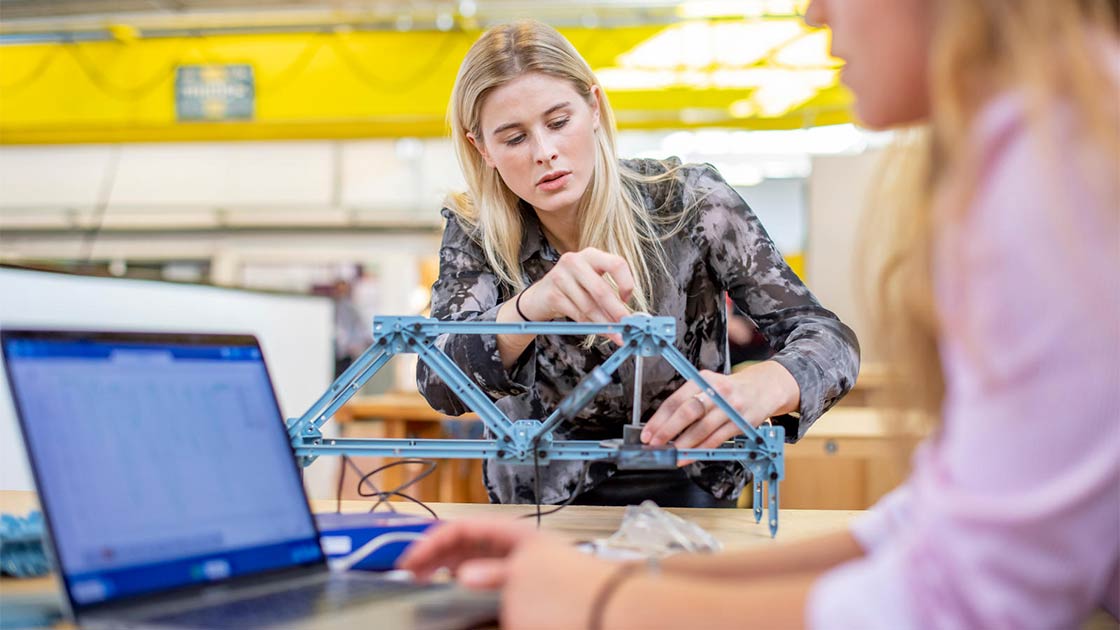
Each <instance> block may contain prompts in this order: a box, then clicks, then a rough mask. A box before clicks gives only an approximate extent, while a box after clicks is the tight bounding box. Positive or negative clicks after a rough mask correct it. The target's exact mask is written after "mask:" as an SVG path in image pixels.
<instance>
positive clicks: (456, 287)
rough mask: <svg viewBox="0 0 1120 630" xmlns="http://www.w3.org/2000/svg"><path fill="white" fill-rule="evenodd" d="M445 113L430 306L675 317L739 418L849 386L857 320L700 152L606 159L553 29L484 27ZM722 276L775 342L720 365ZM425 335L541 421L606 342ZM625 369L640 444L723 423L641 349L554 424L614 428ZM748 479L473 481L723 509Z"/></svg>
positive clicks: (794, 431)
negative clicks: (449, 157)
mask: <svg viewBox="0 0 1120 630" xmlns="http://www.w3.org/2000/svg"><path fill="white" fill-rule="evenodd" d="M448 117H449V122H450V126H451V137H452V141H453V143H454V146H455V150H456V153H457V155H458V159H459V163H460V164H461V166H462V169H463V173H464V175H465V179H466V182H467V186H468V190H467V191H466V192H465V193H463V194H459V195H455V196H453V197H452V198H451V199H450V202H449V204H448V208H447V209H445V211H444V215H445V216H446V217H447V228H446V230H445V231H444V236H443V245H442V247H441V249H440V272H439V279H438V281H437V282H436V284H435V286H434V287H433V288H432V316H433V317H436V318H439V319H443V320H455V321H498V322H523V321H534V322H541V321H550V320H557V319H562V318H567V319H569V320H572V321H589V322H601V323H604V322H617V321H619V320H620V319H621V318H623V317H625V316H626V315H628V314H630V313H632V312H644V313H649V314H652V315H663V316H671V317H674V318H675V319H676V320H677V322H678V328H677V341H676V346H677V348H678V349H679V350H680V351H681V352H682V353H683V354H684V355H685V356H686V357H687V358H688V359H689V360H690V361H692V363H693V364H694V365H696V366H697V367H698V368H700V369H701V370H704V374H705V377H706V378H707V379H709V380H710V382H712V383H713V386H714V387H716V388H717V389H718V390H719V391H720V392H721V393H722V394H723V395H724V396H726V397H727V398H728V401H729V402H730V404H732V405H734V406H735V407H736V408H737V409H738V410H739V411H740V412H741V413H742V414H743V416H744V417H745V418H746V419H747V420H748V421H750V422H752V423H754V424H755V425H756V426H757V425H758V424H761V423H762V422H764V421H765V420H767V419H769V418H773V419H774V422H775V423H778V424H781V425H782V426H784V427H785V431H786V435H787V438H788V439H790V440H791V441H796V440H797V439H798V438H800V437H801V436H802V435H804V433H805V431H806V430H807V429H808V428H809V426H810V425H812V423H813V422H814V421H815V420H816V419H817V418H818V417H820V415H821V414H822V413H823V412H824V411H825V410H827V409H828V408H829V407H830V406H832V404H834V403H835V402H836V401H837V400H838V399H839V398H840V397H841V396H843V395H844V394H845V393H846V392H847V391H848V390H849V389H851V386H852V384H853V383H854V381H855V377H856V373H857V371H858V369H859V349H858V346H857V344H856V340H855V336H854V335H853V334H852V332H851V330H850V329H848V327H846V326H845V325H844V324H842V323H841V322H840V321H839V320H838V319H837V318H836V316H835V315H833V314H832V313H830V312H829V311H827V310H825V309H824V308H822V307H821V306H820V304H818V303H817V301H816V300H815V299H814V298H813V296H812V294H811V293H810V292H809V290H808V289H806V288H805V285H804V284H802V283H801V281H800V279H798V277H797V276H796V275H795V274H794V273H793V272H792V271H791V270H790V269H789V267H788V266H787V265H786V263H785V261H784V260H783V259H782V256H781V254H780V253H779V252H778V250H777V248H776V247H775V246H774V244H773V242H772V241H771V240H770V238H769V236H767V234H766V231H765V230H764V229H763V228H762V226H761V225H760V224H759V222H758V219H757V218H756V217H755V216H754V213H753V212H752V211H751V209H750V208H749V207H748V206H747V204H746V202H744V201H743V199H742V198H741V197H740V196H739V195H738V193H736V192H735V190H734V189H733V188H732V187H731V186H729V185H728V184H727V183H726V182H724V181H723V179H722V178H720V176H719V173H718V172H716V170H715V169H714V168H712V167H710V166H706V165H682V164H680V162H679V160H675V159H670V160H663V161H662V160H619V159H618V157H617V153H616V149H615V123H614V116H613V114H612V113H611V108H610V102H609V101H608V99H607V96H606V94H605V93H604V92H603V89H602V87H601V86H600V84H599V81H598V79H596V77H595V75H594V73H592V71H591V68H590V67H589V66H588V65H587V63H586V62H585V61H584V60H583V58H582V57H580V55H579V53H578V52H576V50H575V49H574V48H572V45H571V44H570V43H569V42H568V41H567V40H566V39H564V37H563V36H562V35H560V33H558V32H557V31H556V30H554V29H552V28H551V27H549V26H546V25H544V24H541V23H540V22H535V21H532V20H524V21H520V22H514V23H511V24H506V25H502V26H498V27H495V28H492V29H490V30H489V31H487V32H486V33H485V34H483V35H482V37H481V38H480V39H479V40H478V42H476V43H475V44H474V46H472V47H471V49H470V51H469V52H468V53H467V56H466V58H465V59H464V61H463V64H462V67H461V68H460V71H459V75H458V77H457V78H456V81H455V87H454V90H453V94H452V101H451V107H450V113H449V116H448ZM724 293H727V294H728V295H729V296H730V299H731V300H732V301H733V302H734V303H735V304H736V305H737V306H739V308H740V309H741V310H743V311H744V312H745V313H747V314H748V315H749V316H751V317H752V318H753V319H754V320H755V322H756V323H757V324H758V325H759V327H760V330H761V332H762V334H763V335H764V336H765V337H766V339H767V340H768V341H769V342H770V344H771V346H772V347H773V348H774V350H775V351H776V353H775V354H774V356H773V357H772V358H771V359H770V360H768V361H763V362H761V363H758V364H755V365H752V366H750V367H748V368H746V369H744V370H742V371H739V372H737V373H735V374H730V375H728V374H723V373H722V372H723V371H724V369H725V363H726V357H727V354H726V345H725V337H726V330H727V328H726V327H727V320H726V316H727V312H726V306H725V300H724V297H723V294H724ZM613 341H614V342H616V343H617V342H618V341H619V339H618V338H617V337H615V338H614V340H613ZM437 345H438V347H440V348H441V349H442V350H443V351H444V352H446V353H447V354H448V355H449V356H450V357H451V359H452V360H453V361H455V362H456V363H457V364H458V365H459V366H460V367H462V368H463V369H464V371H465V372H466V374H467V375H468V376H469V377H470V378H472V379H473V380H474V381H475V382H476V383H478V385H479V386H480V387H481V388H482V389H483V390H484V391H485V393H486V394H487V395H489V396H490V397H491V398H493V399H494V400H496V401H497V403H498V405H499V407H501V408H502V409H503V411H504V412H505V413H506V414H507V415H508V416H509V417H511V418H544V417H545V416H546V415H547V414H548V413H549V412H551V411H552V410H553V409H555V408H556V406H557V405H558V404H559V403H560V401H561V400H562V399H563V398H564V397H565V396H567V395H568V394H569V393H570V392H571V391H572V390H573V388H574V387H575V386H576V384H577V383H578V382H580V380H581V379H582V378H583V377H584V375H586V374H587V373H589V372H590V371H591V370H593V369H594V368H595V367H596V366H598V365H600V364H601V363H603V362H604V361H605V360H606V359H607V358H608V357H609V355H610V353H611V352H613V351H614V350H615V349H616V348H617V346H614V345H611V344H610V343H609V342H608V340H605V339H599V340H596V339H590V340H583V342H582V343H581V341H580V340H575V339H572V338H570V337H562V336H558V335H540V336H534V335H512V334H505V335H496V336H489V337H480V336H476V335H444V336H442V337H440V338H439V339H438V341H437ZM636 379H641V382H642V391H641V401H640V404H639V409H638V410H637V412H638V413H639V414H640V416H641V419H642V420H645V421H646V422H645V426H644V429H643V430H642V435H641V440H642V441H643V442H646V443H648V444H654V445H663V444H665V443H667V442H669V441H673V443H674V444H675V445H676V446H677V447H678V448H693V447H701V448H713V447H716V446H718V445H720V444H722V443H724V442H726V441H727V440H729V439H731V438H733V437H735V436H736V435H738V434H739V433H740V431H739V429H738V428H737V427H736V426H735V424H733V423H732V422H731V420H730V419H729V418H728V417H727V416H726V415H725V414H724V413H723V412H722V411H720V410H719V409H718V408H717V407H716V406H715V405H714V404H713V402H712V401H710V400H708V398H707V396H704V395H701V394H700V392H699V391H698V389H697V387H696V386H695V385H694V384H692V383H686V382H685V380H684V379H683V378H682V377H681V376H680V375H679V374H677V372H676V371H675V370H674V369H673V368H672V367H671V366H670V365H669V364H668V363H667V362H664V361H661V360H649V361H646V362H645V368H644V370H643V373H642V374H640V375H637V376H635V374H634V368H633V364H632V363H631V364H627V365H624V366H623V368H622V369H620V370H619V372H618V373H616V375H615V377H614V380H613V381H612V382H611V383H610V384H608V385H607V386H606V387H604V388H603V390H602V391H601V392H600V393H599V395H598V396H597V397H596V398H595V399H594V400H593V401H592V402H591V404H589V405H587V406H586V407H585V408H584V409H582V410H581V411H580V413H579V414H578V416H577V417H575V418H573V419H572V420H571V421H568V422H565V423H564V424H563V425H562V426H560V427H558V428H557V429H556V431H554V434H555V435H554V436H555V437H556V438H558V439H560V438H566V439H578V440H607V439H613V438H620V437H622V435H623V426H624V425H625V424H627V423H628V421H630V419H631V413H632V409H631V401H632V400H633V399H634V398H633V394H632V391H633V390H632V389H631V388H633V386H634V383H635V380H636ZM417 382H418V384H419V387H420V391H421V393H422V394H423V395H424V396H425V397H426V398H427V400H428V402H429V403H431V405H432V406H433V407H435V408H436V409H440V410H442V411H444V412H445V413H449V414H459V413H462V412H464V411H466V409H467V408H466V407H465V406H464V405H463V403H462V402H461V401H460V400H459V398H458V397H457V396H456V394H455V393H454V391H452V389H451V388H450V387H449V386H448V385H447V384H446V383H444V382H443V381H442V380H441V379H439V378H438V377H437V376H436V375H435V374H434V373H433V372H432V371H431V370H430V369H428V368H427V367H426V366H421V367H420V368H419V370H418V372H417ZM794 412H799V415H798V416H796V417H795V416H794V415H793V413H794ZM538 470H539V471H540V478H539V479H538V478H536V475H537V471H538ZM745 482H746V472H745V470H744V468H743V467H742V466H741V465H739V464H735V463H729V462H700V463H694V464H691V465H688V466H685V467H684V468H683V469H679V470H675V471H671V472H661V471H640V472H629V471H617V470H615V468H614V466H613V465H612V464H608V463H596V464H594V465H590V466H584V465H582V464H580V463H579V462H554V463H551V464H549V465H546V466H541V467H539V469H538V468H537V467H534V469H533V470H526V468H525V467H516V466H508V465H505V464H503V463H502V462H500V461H490V462H488V463H487V468H486V483H487V487H488V489H489V491H490V496H491V498H492V500H494V501H496V502H501V503H525V502H538V503H561V502H565V501H569V500H571V501H574V502H575V503H577V504H606V505H626V504H631V503H640V502H641V501H642V500H644V499H653V500H655V501H657V502H658V503H659V504H660V505H669V506H671V505H676V506H696V507H703V506H710V507H715V506H725V507H732V506H734V505H735V499H736V498H737V496H738V495H739V493H740V491H741V490H742V488H743V485H744V483H745Z"/></svg>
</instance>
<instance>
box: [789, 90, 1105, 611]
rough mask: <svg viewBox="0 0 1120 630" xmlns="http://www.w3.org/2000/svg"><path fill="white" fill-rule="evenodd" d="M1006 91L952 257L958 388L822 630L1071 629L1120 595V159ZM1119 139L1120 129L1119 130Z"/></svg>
mask: <svg viewBox="0 0 1120 630" xmlns="http://www.w3.org/2000/svg"><path fill="white" fill-rule="evenodd" d="M1052 114H1053V115H1052V116H1051V119H1050V120H1048V121H1046V122H1048V123H1052V124H1053V125H1054V126H1053V127H1052V129H1054V131H1055V135H1054V136H1051V138H1050V141H1047V140H1046V139H1044V138H1040V137H1037V136H1036V135H1034V134H1033V132H1032V131H1030V130H1028V127H1027V121H1028V118H1027V117H1028V113H1027V111H1026V108H1025V105H1024V101H1023V100H1022V99H1021V98H1018V97H1016V96H1010V95H1008V96H1004V97H1001V98H999V99H996V100H995V101H993V102H992V103H990V104H989V105H988V106H987V107H986V108H985V110H984V111H983V112H982V114H981V115H980V117H979V118H978V121H977V125H976V127H975V138H974V140H975V141H976V142H979V145H978V146H980V147H981V148H982V150H983V153H982V156H983V160H982V168H981V170H980V172H979V173H978V178H977V182H978V191H977V192H978V194H977V196H976V197H975V198H974V199H973V201H972V206H971V207H970V208H968V209H967V210H966V211H965V212H964V214H963V216H962V218H961V219H960V222H959V224H958V229H956V230H954V231H952V232H951V233H949V234H947V235H946V236H945V238H943V239H941V240H940V242H939V248H938V250H937V254H936V259H935V263H934V267H935V272H934V276H935V293H936V298H937V303H938V311H939V314H940V315H941V319H942V321H943V322H945V325H946V330H945V332H944V335H943V337H942V340H941V346H940V350H941V357H942V367H943V370H944V376H945V384H946V397H945V401H944V407H943V413H942V422H943V425H942V430H941V431H940V433H939V434H938V435H937V437H935V438H933V439H930V440H927V442H926V443H924V444H923V445H922V446H920V447H919V449H918V451H917V452H916V454H915V456H914V460H913V469H912V472H911V475H910V478H909V479H908V480H907V481H906V483H905V484H904V485H902V486H901V487H899V488H898V489H897V490H895V491H894V492H893V493H891V494H890V495H888V496H887V497H884V499H883V500H882V501H880V502H879V503H878V504H877V505H876V506H875V507H874V508H872V510H871V511H870V512H868V513H867V514H866V515H865V516H864V517H862V518H861V519H859V520H857V521H856V522H855V523H854V524H853V527H852V533H853V535H854V536H855V537H856V539H857V540H859V541H860V544H861V545H863V547H864V548H865V550H866V551H867V555H866V556H865V557H864V558H862V559H860V560H857V561H853V562H850V563H847V564H844V565H842V566H840V567H838V568H836V569H834V570H832V571H830V572H828V573H826V574H825V575H824V576H823V577H822V578H821V579H820V580H818V582H817V583H816V584H815V586H814V588H813V590H812V592H811V594H810V598H809V604H808V611H807V612H808V618H809V623H810V625H811V626H812V627H815V628H860V629H872V628H890V629H891V630H896V629H899V628H917V627H921V628H983V629H995V628H1015V629H1019V628H1047V629H1049V628H1070V627H1077V626H1078V625H1079V624H1080V623H1081V622H1082V621H1083V620H1084V619H1085V618H1086V617H1087V616H1089V615H1090V614H1092V612H1093V611H1094V610H1096V609H1097V608H1099V607H1101V606H1104V607H1105V608H1106V609H1108V610H1109V611H1110V612H1112V614H1114V615H1115V614H1116V613H1117V610H1118V604H1120V601H1118V600H1120V226H1118V222H1117V221H1118V219H1117V209H1118V206H1120V183H1118V181H1117V180H1120V174H1118V173H1117V172H1116V170H1115V169H1116V165H1115V164H1114V163H1113V164H1112V165H1111V167H1108V166H1106V165H1108V164H1109V162H1108V161H1107V160H1097V161H1093V160H1079V159H1078V156H1077V155H1076V154H1075V153H1074V151H1073V150H1072V147H1074V146H1075V144H1074V142H1075V141H1074V140H1073V138H1074V135H1073V125H1074V124H1076V123H1077V122H1078V121H1076V120H1075V119H1074V118H1073V117H1072V116H1071V115H1069V112H1062V111H1054V112H1052ZM1114 140H1115V139H1114Z"/></svg>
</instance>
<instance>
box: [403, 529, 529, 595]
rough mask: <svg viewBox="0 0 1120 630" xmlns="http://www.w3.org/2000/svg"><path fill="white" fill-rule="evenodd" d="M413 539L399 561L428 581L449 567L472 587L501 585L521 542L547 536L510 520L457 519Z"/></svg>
mask: <svg viewBox="0 0 1120 630" xmlns="http://www.w3.org/2000/svg"><path fill="white" fill-rule="evenodd" d="M428 531H429V533H428V534H427V535H426V536H425V537H424V538H422V539H421V540H419V541H417V542H415V543H413V544H412V545H411V546H410V547H409V548H408V550H407V551H406V552H405V553H404V555H403V556H402V557H401V558H400V560H399V561H398V562H397V567H398V568H401V569H405V570H408V571H412V573H413V574H414V575H416V579H417V580H420V581H427V580H429V579H431V577H432V574H433V573H434V572H436V571H437V570H439V569H441V568H444V567H446V568H448V569H450V570H451V572H452V573H453V574H454V575H455V577H457V578H458V579H459V582H460V583H461V584H463V585H464V586H467V587H469V588H479V589H494V588H501V587H502V586H503V585H504V584H505V581H506V571H507V568H508V566H507V565H508V557H509V555H510V554H511V553H513V552H514V551H515V550H516V549H517V548H518V547H519V546H520V545H521V544H523V543H525V542H527V541H529V540H531V539H533V538H536V537H545V538H548V537H549V536H547V535H546V534H542V533H541V532H539V531H537V529H536V528H534V527H533V526H532V525H530V524H528V523H524V522H510V521H497V520H492V521H483V520H475V521H470V520H467V521H456V522H453V523H441V524H439V525H436V526H435V527H433V528H432V529H430V530H428Z"/></svg>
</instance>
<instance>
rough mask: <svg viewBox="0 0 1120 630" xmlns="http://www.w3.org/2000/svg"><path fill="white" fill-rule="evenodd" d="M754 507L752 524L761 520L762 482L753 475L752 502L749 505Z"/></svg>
mask: <svg viewBox="0 0 1120 630" xmlns="http://www.w3.org/2000/svg"><path fill="white" fill-rule="evenodd" d="M751 504H752V505H753V506H754V522H756V523H757V522H759V521H761V520H762V480H760V479H759V478H758V476H757V475H755V478H754V501H753V502H752V503H751Z"/></svg>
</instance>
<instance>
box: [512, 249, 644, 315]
mask: <svg viewBox="0 0 1120 630" xmlns="http://www.w3.org/2000/svg"><path fill="white" fill-rule="evenodd" d="M608 274H609V278H610V280H613V281H614V286H611V282H610V281H609V280H608V278H607V276H608ZM616 287H617V288H616ZM633 292H634V277H633V275H632V274H631V273H630V266H629V265H627V264H626V260H624V259H623V258H622V257H621V256H616V255H614V254H608V253H607V252H604V251H602V250H598V249H595V248H594V247H588V248H585V249H583V250H580V251H578V252H566V253H564V254H563V255H561V256H560V260H559V261H558V262H557V263H556V266H554V267H553V268H552V270H551V271H549V272H548V273H547V274H545V276H544V277H543V278H541V279H540V280H538V281H537V282H534V283H533V284H532V285H530V286H529V288H527V289H525V291H523V292H522V296H521V302H520V306H521V312H522V313H524V314H525V315H526V316H527V317H528V318H529V319H530V320H532V321H537V322H545V321H549V320H553V319H557V318H560V317H567V318H568V319H570V320H572V321H574V322H596V323H601V324H607V323H615V322H618V321H619V320H621V319H622V318H623V317H626V316H627V315H629V314H630V309H629V308H628V307H627V306H626V302H627V301H628V300H629V299H630V295H631V294H632V293H633Z"/></svg>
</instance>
